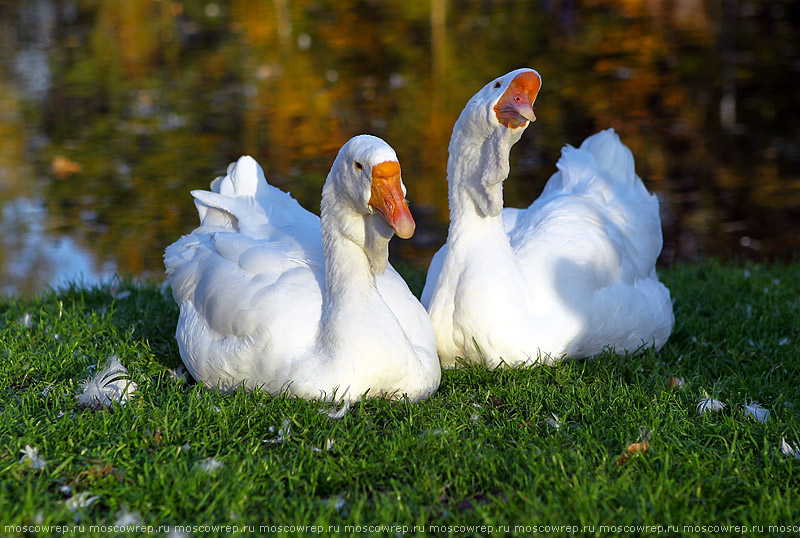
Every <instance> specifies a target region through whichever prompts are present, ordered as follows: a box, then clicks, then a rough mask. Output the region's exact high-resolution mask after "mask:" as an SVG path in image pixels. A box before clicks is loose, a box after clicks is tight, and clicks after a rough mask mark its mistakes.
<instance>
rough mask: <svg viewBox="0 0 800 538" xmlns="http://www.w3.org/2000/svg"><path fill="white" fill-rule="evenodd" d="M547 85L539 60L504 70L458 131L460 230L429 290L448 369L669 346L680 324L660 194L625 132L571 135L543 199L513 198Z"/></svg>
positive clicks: (454, 181)
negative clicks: (509, 203) (661, 265)
mask: <svg viewBox="0 0 800 538" xmlns="http://www.w3.org/2000/svg"><path fill="white" fill-rule="evenodd" d="M540 87H541V77H540V76H539V73H537V72H536V71H534V70H533V69H518V70H516V71H512V72H510V73H508V74H506V75H504V76H502V77H500V78H498V79H495V80H492V81H491V82H490V83H489V84H487V85H486V86H485V87H484V88H483V89H481V90H480V91H479V92H478V93H477V94H476V95H475V96H474V97H472V99H470V101H469V102H468V103H467V105H466V107H465V108H464V110H463V111H462V113H461V115H460V117H459V118H458V120H457V121H456V124H455V127H454V128H453V134H452V137H451V139H450V147H449V159H448V162H447V180H448V184H449V204H450V228H449V232H448V238H447V243H446V244H445V245H444V246H443V247H442V248H441V249H440V250H439V251H438V252H437V253H436V254H435V256H434V258H433V260H432V261H431V265H430V268H429V270H428V276H427V280H426V283H425V289H424V291H423V293H422V303H423V304H424V305H425V306H426V308H427V309H428V313H429V314H430V316H431V320H432V321H433V325H434V330H435V332H436V337H437V346H438V353H439V357H440V359H441V361H442V365H443V366H453V365H454V364H455V362H456V360H457V359H458V358H460V359H462V360H467V361H476V362H485V363H486V364H487V365H489V366H491V367H495V366H498V365H501V364H507V365H519V364H552V363H554V362H557V361H558V360H560V359H561V358H563V357H564V356H569V357H573V358H581V357H588V356H591V355H595V354H597V353H600V352H601V351H603V350H604V349H606V348H613V349H615V350H616V351H617V352H626V351H627V352H634V351H637V350H638V349H640V348H642V347H645V346H655V347H656V348H660V347H661V346H662V345H664V343H665V342H666V340H667V338H668V337H669V335H670V332H671V330H672V326H673V323H674V317H673V313H672V303H671V300H670V294H669V290H668V289H667V288H666V287H665V286H664V285H663V284H662V283H661V282H659V280H658V276H657V274H656V269H655V263H656V258H657V257H658V255H659V253H660V252H661V246H662V236H661V220H660V217H659V209H658V200H657V198H656V197H655V195H652V194H650V193H649V192H648V191H647V189H646V188H645V186H644V184H643V183H642V180H641V179H640V178H639V177H638V176H637V175H636V173H635V170H634V161H633V155H632V154H631V152H630V150H629V149H628V148H627V147H626V146H625V145H624V144H622V142H620V140H619V137H618V136H617V134H616V133H615V132H614V131H613V129H609V130H606V131H601V132H599V133H596V134H594V135H592V136H590V137H588V138H587V139H586V140H584V142H583V143H582V144H581V145H580V147H579V148H574V147H572V146H566V147H565V148H564V149H563V151H562V155H561V158H560V159H559V161H558V163H557V164H556V168H557V169H558V171H557V172H555V174H553V176H552V177H551V178H550V179H549V180H548V182H547V184H546V185H545V188H544V190H543V192H542V194H541V195H540V196H539V198H538V199H537V200H536V201H534V202H533V203H532V204H531V205H530V207H528V208H527V209H511V208H506V209H504V208H503V181H504V180H505V179H506V178H507V176H508V172H509V152H510V150H511V147H512V146H513V145H514V144H515V143H516V142H517V141H518V140H519V139H520V137H521V136H522V133H523V132H524V131H525V129H526V127H527V126H528V125H529V124H530V123H531V122H533V121H535V119H536V116H535V114H534V111H533V103H534V101H535V100H536V96H537V95H538V92H539V89H540Z"/></svg>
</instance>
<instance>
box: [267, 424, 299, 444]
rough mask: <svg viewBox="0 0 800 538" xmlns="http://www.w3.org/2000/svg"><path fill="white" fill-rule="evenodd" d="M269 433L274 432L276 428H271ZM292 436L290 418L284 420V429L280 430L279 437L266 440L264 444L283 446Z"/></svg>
mask: <svg viewBox="0 0 800 538" xmlns="http://www.w3.org/2000/svg"><path fill="white" fill-rule="evenodd" d="M269 431H271V432H274V431H275V426H270V428H269ZM291 434H292V425H291V423H290V422H289V419H288V418H285V419H283V427H281V429H279V430H278V437H275V438H274V439H264V441H262V442H264V443H275V444H282V443H285V442H286V439H288V438H289V436H290V435H291Z"/></svg>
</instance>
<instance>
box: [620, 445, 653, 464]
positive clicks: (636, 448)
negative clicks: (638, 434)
mask: <svg viewBox="0 0 800 538" xmlns="http://www.w3.org/2000/svg"><path fill="white" fill-rule="evenodd" d="M649 448H650V443H648V442H647V441H642V442H641V443H631V444H629V445H628V448H626V449H625V453H624V454H622V455H621V456H620V457H619V458H617V465H622V464H624V463H625V462H626V461H628V460H629V459H631V458H632V457H633V456H634V455H635V454H638V453H639V452H646V451H647V449H649Z"/></svg>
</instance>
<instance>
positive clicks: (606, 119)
mask: <svg viewBox="0 0 800 538" xmlns="http://www.w3.org/2000/svg"><path fill="white" fill-rule="evenodd" d="M799 27H800V2H788V1H772V2H767V1H744V0H739V1H734V0H724V1H705V2H703V1H697V0H669V1H668V0H663V1H649V0H648V1H635V0H591V1H585V2H579V1H577V0H572V1H569V0H562V1H557V0H549V1H548V0H535V1H533V0H531V1H525V0H517V1H511V0H509V1H489V0H486V1H480V2H471V1H464V2H455V1H449V0H424V1H415V0H395V1H378V0H372V1H369V0H361V1H354V0H336V1H333V0H329V1H326V0H304V1H294V2H290V1H289V0H268V1H255V0H232V1H230V2H208V1H194V0H186V1H174V0H160V1H153V0H147V1H145V0H141V1H136V0H127V1H124V2H122V1H118V0H21V1H16V2H15V1H8V0H0V219H2V233H0V293H15V294H31V293H35V292H37V291H40V290H42V289H44V288H45V287H47V286H48V285H57V284H59V283H60V282H63V281H64V280H65V279H75V278H83V279H84V280H85V281H87V282H92V281H95V280H97V279H100V278H108V277H109V276H110V275H113V274H114V273H115V272H119V273H122V274H132V275H136V276H139V277H145V278H147V277H154V278H160V277H161V275H162V273H163V266H162V262H161V254H162V252H163V249H164V247H165V246H166V245H168V244H169V243H171V242H172V241H174V240H175V239H176V238H177V237H178V236H180V235H181V234H183V233H187V232H189V231H190V230H191V229H192V228H193V227H194V226H195V225H196V223H197V216H196V213H195V209H194V206H193V204H192V201H191V197H190V195H189V191H190V190H191V189H195V188H206V187H207V185H208V183H209V181H210V180H212V179H213V178H214V177H216V176H217V175H219V174H221V173H223V172H224V170H225V168H226V166H227V164H228V163H229V162H230V161H232V160H234V159H235V158H237V157H238V156H239V155H241V154H243V153H249V154H251V155H253V156H254V157H256V159H257V160H258V161H259V162H260V163H261V165H262V166H263V167H264V169H265V172H266V175H267V178H268V179H269V180H270V182H271V183H273V184H274V185H276V186H279V187H281V188H283V189H286V190H289V191H291V193H292V194H293V195H294V196H295V197H296V198H298V200H299V201H300V202H301V203H302V204H303V205H305V206H306V207H308V208H311V209H312V210H314V211H315V212H318V207H319V198H320V190H321V186H322V182H323V181H324V178H325V175H326V174H327V171H328V168H329V167H330V164H331V162H332V160H333V157H334V156H335V154H336V152H337V150H338V148H339V147H340V146H341V145H342V144H343V143H344V142H345V141H346V140H347V139H349V138H350V137H351V136H353V135H356V134H359V133H364V132H366V133H372V134H375V135H378V136H381V137H383V138H384V139H385V140H387V141H388V142H389V143H390V144H391V145H392V146H393V147H394V148H395V149H396V150H397V153H398V156H399V157H400V161H401V164H402V166H403V176H404V178H405V182H406V184H407V186H408V189H409V199H410V201H411V202H412V211H413V212H414V214H415V217H416V218H417V222H418V233H417V234H416V235H415V237H414V238H413V239H412V240H411V241H408V242H403V243H401V242H397V241H395V242H394V243H393V245H392V248H393V259H403V260H406V261H408V262H410V263H412V264H419V265H421V266H425V265H426V264H427V262H428V260H429V258H430V255H431V254H432V252H433V251H434V250H435V249H436V248H438V247H439V246H440V245H441V243H442V242H443V241H444V238H445V235H446V229H447V197H446V190H447V186H446V182H445V165H446V159H447V143H448V139H449V136H450V132H451V130H452V125H453V123H454V121H455V119H456V118H457V116H458V114H459V112H460V110H461V109H462V107H463V106H464V104H465V102H466V101H467V99H468V98H469V97H470V96H471V95H472V94H473V93H474V92H475V91H477V90H478V89H479V88H480V87H481V86H483V85H484V84H485V83H486V82H488V81H489V80H490V79H491V78H493V77H495V76H498V75H501V74H504V73H506V72H507V71H510V70H512V69H515V68H517V67H523V66H529V67H533V68H535V69H537V70H538V71H539V72H540V73H541V74H542V77H543V81H544V82H543V88H542V91H541V93H540V95H539V98H538V100H537V103H536V113H537V117H538V121H537V122H536V123H535V124H533V125H532V126H531V127H529V128H528V130H527V132H526V133H525V135H524V136H523V139H522V141H521V142H520V143H519V144H517V146H515V148H514V150H513V152H512V173H511V176H510V178H509V180H508V181H507V182H506V190H505V193H506V204H507V205H515V206H527V205H528V204H529V203H530V202H531V201H532V200H533V199H534V198H535V197H536V196H537V195H538V194H539V192H540V191H541V188H542V186H543V184H544V182H545V181H546V180H547V178H548V177H549V176H550V174H552V172H553V171H554V169H555V168H554V166H555V162H556V160H557V158H558V155H559V151H560V148H561V146H562V145H563V144H565V143H571V144H579V143H580V142H581V141H582V140H583V138H585V137H586V136H588V135H589V134H591V133H593V132H595V131H597V130H599V129H603V128H606V127H614V128H615V129H616V130H617V131H618V132H619V133H620V135H621V137H622V139H623V141H624V142H625V143H626V144H628V145H629V146H630V148H631V149H632V151H633V153H634V156H635V157H636V163H637V171H638V173H639V175H640V176H642V178H643V179H644V180H645V183H646V184H647V186H648V188H649V189H650V190H652V191H654V192H656V193H658V195H659V197H660V199H661V203H662V215H663V225H664V236H665V246H664V251H663V254H662V257H661V260H660V263H661V264H664V265H668V264H670V263H674V262H675V261H679V260H689V261H691V260H696V259H700V258H704V257H709V256H717V257H721V258H723V259H730V258H735V259H738V258H749V259H755V260H771V259H796V257H797V252H798V247H800V122H798V116H799V115H798V104H800V50H798V49H799V48H800V28H799ZM80 275H82V277H81V276H80Z"/></svg>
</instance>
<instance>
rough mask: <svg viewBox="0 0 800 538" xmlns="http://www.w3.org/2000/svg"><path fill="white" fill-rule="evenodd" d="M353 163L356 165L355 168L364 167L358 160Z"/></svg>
mask: <svg viewBox="0 0 800 538" xmlns="http://www.w3.org/2000/svg"><path fill="white" fill-rule="evenodd" d="M355 165H356V168H358V169H359V170H363V169H364V166H363V165H362V164H361V163H360V162H358V161H356V162H355Z"/></svg>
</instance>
